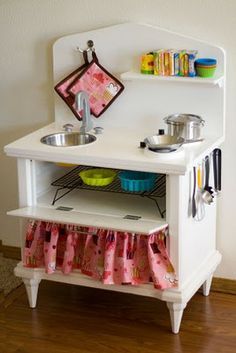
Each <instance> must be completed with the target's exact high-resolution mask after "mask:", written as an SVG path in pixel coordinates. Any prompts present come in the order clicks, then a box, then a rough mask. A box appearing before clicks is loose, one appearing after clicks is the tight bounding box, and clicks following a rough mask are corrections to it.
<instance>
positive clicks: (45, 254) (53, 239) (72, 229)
mask: <svg viewBox="0 0 236 353" xmlns="http://www.w3.org/2000/svg"><path fill="white" fill-rule="evenodd" d="M167 234H168V227H166V228H164V229H162V230H160V231H158V232H155V233H153V234H151V235H142V234H134V233H128V232H118V231H114V230H105V229H97V228H93V227H78V226H75V225H65V224H57V223H50V222H43V221H31V222H29V224H28V228H27V233H26V241H25V249H24V259H23V262H24V266H26V267H36V268H37V267H45V271H46V273H49V274H51V273H53V272H55V270H56V269H60V270H61V271H62V272H63V273H64V274H69V273H70V272H71V271H73V270H74V269H77V270H80V271H81V272H82V273H83V274H85V275H87V276H90V277H92V278H94V279H96V280H100V281H102V282H103V283H104V284H118V285H121V284H131V285H139V284H144V283H150V282H153V284H154V287H155V288H157V289H167V288H173V287H176V286H177V283H178V282H177V279H176V275H175V271H174V268H173V266H172V264H171V262H170V259H169V256H168V254H167V251H166V246H165V239H166V236H167Z"/></svg>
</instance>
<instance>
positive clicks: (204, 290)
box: [202, 274, 213, 297]
mask: <svg viewBox="0 0 236 353" xmlns="http://www.w3.org/2000/svg"><path fill="white" fill-rule="evenodd" d="M212 278H213V274H211V275H210V276H209V277H208V278H207V280H206V281H205V282H204V283H203V285H202V293H203V295H205V297H207V296H208V295H209V294H210V289H211V282H212Z"/></svg>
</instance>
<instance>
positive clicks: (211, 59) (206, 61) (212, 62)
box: [195, 58, 217, 66]
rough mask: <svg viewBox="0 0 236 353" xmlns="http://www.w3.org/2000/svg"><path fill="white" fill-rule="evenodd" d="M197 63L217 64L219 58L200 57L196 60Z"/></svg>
mask: <svg viewBox="0 0 236 353" xmlns="http://www.w3.org/2000/svg"><path fill="white" fill-rule="evenodd" d="M195 64H199V65H203V66H204V65H207V66H209V65H216V64H217V60H216V59H214V58H200V59H197V60H195Z"/></svg>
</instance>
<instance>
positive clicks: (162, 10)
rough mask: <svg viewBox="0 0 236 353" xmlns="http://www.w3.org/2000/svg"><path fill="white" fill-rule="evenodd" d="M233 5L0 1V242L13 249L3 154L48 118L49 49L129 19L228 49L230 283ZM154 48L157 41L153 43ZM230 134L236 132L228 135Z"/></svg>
mask: <svg viewBox="0 0 236 353" xmlns="http://www.w3.org/2000/svg"><path fill="white" fill-rule="evenodd" d="M235 13H236V1H234V0H198V1H195V0H169V1H165V0H145V1H143V0H119V1H118V0H42V1H38V0H1V1H0V49H1V55H0V126H1V130H0V144H1V155H0V163H1V172H0V173H1V174H0V175H1V182H0V197H1V198H0V200H1V201H0V225H1V228H0V239H2V240H3V242H4V244H8V245H19V243H18V236H17V231H18V222H17V220H15V219H12V218H10V217H7V216H6V215H5V213H6V210H9V209H13V208H16V207H17V196H16V195H17V184H16V180H17V178H16V161H15V160H14V159H13V158H7V157H6V156H4V154H3V152H2V148H3V146H4V145H6V144H7V143H9V142H11V141H13V140H15V139H16V138H19V137H21V136H23V135H25V134H26V133H29V132H31V131H33V130H35V129H37V128H38V127H40V126H43V125H45V124H47V123H49V122H50V121H52V119H53V95H52V92H53V90H52V74H51V72H52V58H51V46H52V43H53V42H54V41H55V40H56V39H57V38H59V37H60V36H63V35H67V34H71V33H76V32H83V31H87V30H91V29H95V28H101V27H105V26H108V25H113V24H117V23H122V22H127V21H133V22H144V23H149V24H153V25H157V26H161V27H164V28H167V29H170V30H173V31H177V32H179V33H183V34H187V35H191V36H192V37H195V38H199V39H204V40H205V41H208V42H211V43H213V44H216V45H219V46H222V47H223V48H225V50H226V51H227V65H228V72H227V78H228V80H227V125H226V142H225V143H224V146H223V158H224V160H223V192H222V195H221V198H220V203H219V217H218V234H217V242H218V249H219V250H220V251H221V253H222V254H223V261H222V264H221V266H220V267H219V269H218V270H217V276H219V277H226V278H233V279H236V273H235V269H236V256H235V245H234V244H235V237H236V215H235V211H234V199H233V197H234V196H235V190H236V189H235V180H236V163H235V154H236V138H235V130H236V119H235V116H234V115H235V112H236V109H235V108H236V107H235V106H236V99H235V92H236V69H235V63H236V43H235V36H236V20H235ZM154 44H155V43H154ZM234 129H235V130H234Z"/></svg>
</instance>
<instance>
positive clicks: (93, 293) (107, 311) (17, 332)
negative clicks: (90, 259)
mask: <svg viewBox="0 0 236 353" xmlns="http://www.w3.org/2000/svg"><path fill="white" fill-rule="evenodd" d="M0 325H1V330H0V353H32V352H33V353H54V352H55V353H69V352H70V353H91V352H96V353H110V352H114V353H134V352H135V353H141V352H142V353H154V352H155V353H182V352H184V353H193V352H194V353H213V352H214V353H235V352H236V296H234V295H227V294H222V293H211V295H210V296H209V297H207V298H206V297H204V296H202V295H201V294H200V293H197V294H196V295H195V296H194V298H193V299H192V300H191V301H190V302H189V304H188V306H187V308H186V309H185V312H184V316H183V320H182V326H181V332H180V334H179V335H174V334H172V333H171V332H170V324H169V313H168V310H167V308H166V305H165V303H163V302H161V301H159V300H155V299H153V298H145V297H139V296H133V295H128V294H122V293H115V292H109V291H102V290H96V289H89V288H84V287H77V286H70V285H65V284H60V283H52V282H44V281H43V282H41V284H40V288H39V296H38V306H37V308H36V309H30V308H29V307H28V303H27V298H26V294H25V290H24V287H23V286H22V287H20V288H18V289H17V290H16V291H15V292H14V293H12V294H11V295H10V296H9V297H8V299H7V300H6V301H5V303H4V305H3V304H2V305H1V307H0Z"/></svg>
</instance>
